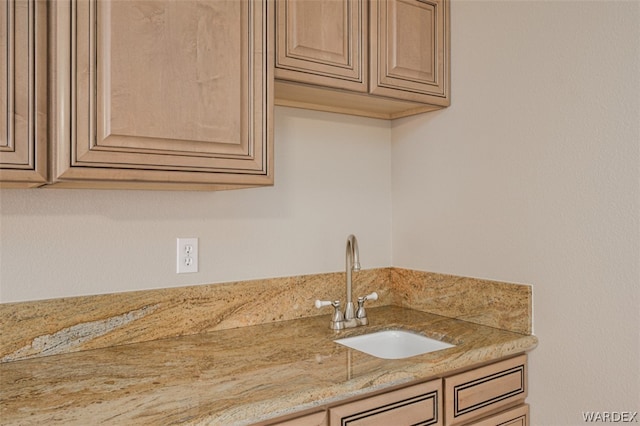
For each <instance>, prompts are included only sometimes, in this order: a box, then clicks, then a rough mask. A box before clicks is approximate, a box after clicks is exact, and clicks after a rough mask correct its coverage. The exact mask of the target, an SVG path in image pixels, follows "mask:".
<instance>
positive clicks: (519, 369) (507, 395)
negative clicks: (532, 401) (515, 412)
mask: <svg viewBox="0 0 640 426" xmlns="http://www.w3.org/2000/svg"><path fill="white" fill-rule="evenodd" d="M444 389H445V417H446V420H445V423H446V424H447V425H456V424H461V423H465V422H467V421H469V420H472V419H474V418H478V417H482V416H484V415H487V414H489V413H492V412H495V411H497V410H500V409H502V408H504V407H508V406H510V405H514V404H517V403H520V402H523V401H524V400H525V398H526V397H527V390H528V388H527V358H526V355H521V356H518V357H516V358H511V359H508V360H505V361H501V362H497V363H495V364H491V365H488V366H486V367H480V368H477V369H475V370H471V371H467V372H465V373H461V374H457V375H455V376H451V377H446V378H445V379H444Z"/></svg>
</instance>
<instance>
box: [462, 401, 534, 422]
mask: <svg viewBox="0 0 640 426" xmlns="http://www.w3.org/2000/svg"><path fill="white" fill-rule="evenodd" d="M471 424H472V425H473V426H529V405H528V404H523V405H519V406H517V407H516V408H512V409H509V410H506V411H503V412H501V413H498V414H494V415H493V416H489V417H487V418H484V419H482V420H478V421H475V422H473V423H471Z"/></svg>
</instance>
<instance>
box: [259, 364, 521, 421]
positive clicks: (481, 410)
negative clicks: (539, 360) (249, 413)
mask: <svg viewBox="0 0 640 426" xmlns="http://www.w3.org/2000/svg"><path fill="white" fill-rule="evenodd" d="M527 394H528V386H527V357H526V355H519V356H516V357H513V358H509V359H506V360H503V361H498V362H495V363H492V364H489V365H486V366H482V367H478V368H474V369H470V370H467V371H464V372H461V373H458V374H454V375H450V376H446V377H444V378H438V379H434V380H431V381H428V382H424V383H419V384H413V385H409V386H406V387H403V388H400V389H396V390H392V391H389V392H386V393H381V394H376V395H372V396H369V397H364V398H362V399H358V400H355V401H351V402H347V403H343V404H336V405H332V406H329V407H328V408H327V409H326V410H322V409H321V408H318V409H320V410H322V411H317V412H314V413H311V414H308V415H301V416H299V417H295V418H294V419H290V418H289V419H287V420H286V421H284V420H283V421H279V420H274V422H269V423H261V424H268V425H280V426H285V425H286V426H334V425H344V424H349V425H354V426H357V425H362V426H377V425H380V426H386V425H390V424H393V425H394V426H401V425H414V424H421V425H440V426H458V425H468V426H471V425H473V426H505V425H509V426H529V405H527V404H525V402H524V401H525V398H526V397H527Z"/></svg>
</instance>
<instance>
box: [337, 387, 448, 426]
mask: <svg viewBox="0 0 640 426" xmlns="http://www.w3.org/2000/svg"><path fill="white" fill-rule="evenodd" d="M441 395H442V381H441V380H433V381H431V382H426V383H421V384H418V385H414V386H409V387H406V388H403V389H398V390H396V391H391V392H387V393H384V394H381V395H376V396H372V397H370V398H366V399H362V400H360V401H355V402H350V403H348V404H344V405H341V406H338V407H334V408H331V409H330V410H329V424H330V425H331V426H337V425H340V426H365V425H366V426H389V425H394V426H409V425H422V426H426V425H442V415H441V413H442V398H441Z"/></svg>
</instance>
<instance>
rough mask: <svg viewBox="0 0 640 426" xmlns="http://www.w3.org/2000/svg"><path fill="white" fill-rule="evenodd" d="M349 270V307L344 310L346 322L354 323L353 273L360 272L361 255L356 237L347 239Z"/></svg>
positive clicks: (350, 236) (347, 266)
mask: <svg viewBox="0 0 640 426" xmlns="http://www.w3.org/2000/svg"><path fill="white" fill-rule="evenodd" d="M345 264H346V269H347V305H346V306H345V308H344V320H345V321H347V322H348V321H352V320H353V319H354V318H355V308H354V306H353V300H352V298H351V272H352V271H355V272H358V271H359V270H360V253H359V252H358V240H357V239H356V236H355V235H353V234H352V235H349V236H348V237H347V251H346V253H345Z"/></svg>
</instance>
